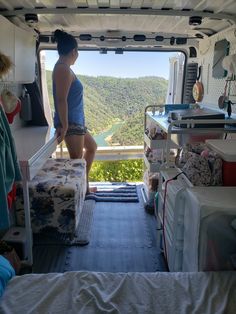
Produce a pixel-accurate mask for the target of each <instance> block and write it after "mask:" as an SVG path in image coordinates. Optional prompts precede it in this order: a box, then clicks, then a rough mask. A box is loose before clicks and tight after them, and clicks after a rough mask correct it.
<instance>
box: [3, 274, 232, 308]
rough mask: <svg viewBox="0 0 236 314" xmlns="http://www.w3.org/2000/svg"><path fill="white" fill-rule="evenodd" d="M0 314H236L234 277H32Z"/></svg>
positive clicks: (11, 287) (16, 283)
mask: <svg viewBox="0 0 236 314" xmlns="http://www.w3.org/2000/svg"><path fill="white" fill-rule="evenodd" d="M0 313H1V314H2V313H7V314H10V313H17V314H26V313H33V314H38V313H40V314H46V313H61V314H69V313H85V314H90V313H96V314H99V313H122V314H125V313H132V314H133V313H135V314H136V313H140V314H145V313H150V314H151V313H163V314H168V313H170V314H175V313H181V314H182V313H186V314H196V313H199V314H216V313H224V314H225V313H227V314H230V313H232V314H233V313H236V272H215V273H214V272H212V273H202V272H199V273H163V272H157V273H123V274H122V273H95V272H67V273H64V274H58V273H51V274H30V275H24V276H20V277H15V278H13V279H12V280H11V281H10V282H9V284H8V286H7V288H6V291H5V293H4V295H3V297H2V299H1V302H0Z"/></svg>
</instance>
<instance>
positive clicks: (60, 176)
mask: <svg viewBox="0 0 236 314" xmlns="http://www.w3.org/2000/svg"><path fill="white" fill-rule="evenodd" d="M85 193H86V162H85V161H84V160H83V159H51V158H50V159H48V160H47V162H46V163H45V165H44V166H43V168H42V169H41V170H40V171H39V172H38V174H37V175H36V176H35V177H34V179H33V180H32V181H31V182H30V183H29V195H30V207H31V209H30V211H31V224H32V231H33V232H34V233H39V232H43V231H44V230H46V229H48V228H49V227H50V229H52V228H53V229H55V231H57V232H60V233H73V232H74V231H75V229H76V227H77V225H78V221H79V217H80V213H81V210H82V206H83V202H84V198H85ZM16 220H17V224H18V225H20V226H22V225H24V204H23V193H22V185H21V184H18V185H17V200H16Z"/></svg>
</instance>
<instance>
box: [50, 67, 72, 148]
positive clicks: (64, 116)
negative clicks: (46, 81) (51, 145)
mask: <svg viewBox="0 0 236 314" xmlns="http://www.w3.org/2000/svg"><path fill="white" fill-rule="evenodd" d="M72 80H73V76H72V74H71V71H70V68H69V67H68V66H66V65H65V64H58V65H57V67H56V69H55V71H54V82H55V86H56V101H57V111H58V115H59V118H60V122H61V127H60V128H58V129H57V135H58V142H59V143H60V142H61V141H63V140H64V138H65V135H66V132H67V129H68V104H67V96H68V93H69V89H70V86H71V83H72Z"/></svg>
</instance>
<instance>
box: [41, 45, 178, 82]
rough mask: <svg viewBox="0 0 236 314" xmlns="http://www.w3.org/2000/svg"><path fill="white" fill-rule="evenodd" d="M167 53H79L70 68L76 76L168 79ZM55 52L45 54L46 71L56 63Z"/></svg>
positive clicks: (56, 55) (56, 56) (171, 54)
mask: <svg viewBox="0 0 236 314" xmlns="http://www.w3.org/2000/svg"><path fill="white" fill-rule="evenodd" d="M173 55H175V53H173V52H172V53H169V52H124V54H122V55H119V54H115V53H114V52H113V51H111V52H108V53H107V54H100V53H99V52H98V51H79V57H78V59H77V61H76V63H75V65H74V66H73V67H72V69H73V71H74V72H75V73H76V74H82V75H89V76H101V75H102V76H113V77H129V78H137V77H143V76H159V77H163V78H165V79H168V77H169V58H170V57H171V56H173ZM57 58H58V54H57V52H56V51H47V52H46V69H47V70H52V69H53V66H54V64H55V62H56V61H57Z"/></svg>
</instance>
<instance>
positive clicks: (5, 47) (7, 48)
mask: <svg viewBox="0 0 236 314" xmlns="http://www.w3.org/2000/svg"><path fill="white" fill-rule="evenodd" d="M0 24H1V32H0V51H1V52H2V53H3V54H5V55H7V56H9V57H10V58H11V61H12V63H13V67H12V69H11V71H10V73H9V74H7V75H6V76H5V77H4V78H3V79H2V81H4V82H17V83H32V82H33V81H34V78H35V48H36V36H35V33H34V32H33V31H31V30H24V29H21V28H19V27H17V26H16V25H14V24H12V23H11V22H10V21H9V20H7V19H6V18H4V17H3V16H1V15H0Z"/></svg>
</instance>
